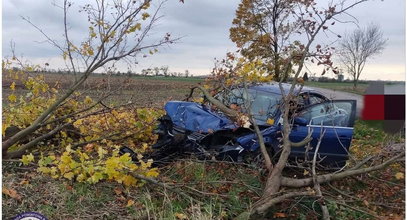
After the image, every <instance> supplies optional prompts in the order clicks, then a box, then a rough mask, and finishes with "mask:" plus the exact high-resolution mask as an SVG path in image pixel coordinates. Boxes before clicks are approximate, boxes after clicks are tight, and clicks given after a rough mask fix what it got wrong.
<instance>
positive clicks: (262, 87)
mask: <svg viewBox="0 0 407 220" xmlns="http://www.w3.org/2000/svg"><path fill="white" fill-rule="evenodd" d="M278 84H279V83H278V82H271V83H261V84H256V85H253V86H251V87H250V89H253V90H258V91H263V92H270V93H275V94H279V95H281V90H280V86H279V85H278ZM281 85H282V87H283V90H284V93H285V94H287V93H288V92H289V91H290V88H291V84H289V83H281ZM300 88H301V86H300V85H296V86H295V88H294V93H295V94H298V93H299V91H300ZM301 92H315V93H318V94H319V92H316V91H315V90H314V89H312V88H309V87H306V86H304V87H303V88H302V89H301Z"/></svg>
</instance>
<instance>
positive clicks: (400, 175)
mask: <svg viewBox="0 0 407 220" xmlns="http://www.w3.org/2000/svg"><path fill="white" fill-rule="evenodd" d="M394 176H395V177H396V179H398V180H401V179H404V173H401V172H398V173H396V175H394Z"/></svg>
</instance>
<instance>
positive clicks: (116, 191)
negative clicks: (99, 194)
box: [114, 187, 123, 196]
mask: <svg viewBox="0 0 407 220" xmlns="http://www.w3.org/2000/svg"><path fill="white" fill-rule="evenodd" d="M114 193H116V195H118V196H119V195H121V194H122V193H123V191H122V190H121V189H120V188H119V187H116V188H114Z"/></svg>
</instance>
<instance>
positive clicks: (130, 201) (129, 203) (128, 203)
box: [126, 199, 134, 207]
mask: <svg viewBox="0 0 407 220" xmlns="http://www.w3.org/2000/svg"><path fill="white" fill-rule="evenodd" d="M132 205H134V200H132V199H129V200H128V201H127V205H126V207H130V206H132Z"/></svg>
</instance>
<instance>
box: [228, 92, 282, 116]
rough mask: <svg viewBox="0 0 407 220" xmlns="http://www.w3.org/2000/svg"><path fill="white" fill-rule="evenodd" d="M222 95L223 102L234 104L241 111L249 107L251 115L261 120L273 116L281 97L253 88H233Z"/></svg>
mask: <svg viewBox="0 0 407 220" xmlns="http://www.w3.org/2000/svg"><path fill="white" fill-rule="evenodd" d="M224 97H225V100H223V101H224V103H225V104H227V105H229V106H230V105H233V104H234V105H236V107H238V108H241V109H242V111H243V112H247V110H246V109H247V107H250V111H251V114H252V115H253V117H254V118H255V119H257V120H259V121H261V122H266V121H267V119H269V118H274V116H275V113H276V110H277V108H278V102H279V101H280V99H281V95H279V94H276V93H270V92H263V91H259V90H254V89H248V90H245V89H234V90H232V91H231V92H229V93H228V94H227V95H225V96H224Z"/></svg>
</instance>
